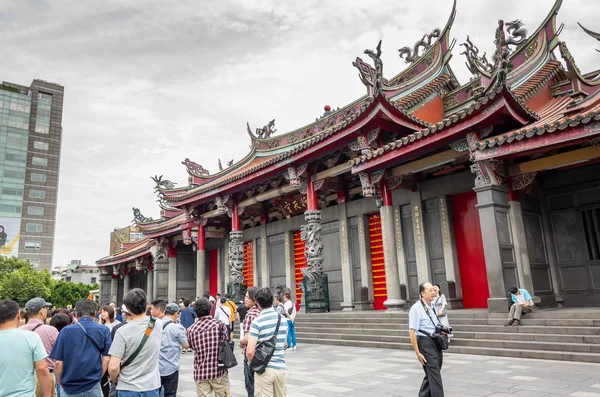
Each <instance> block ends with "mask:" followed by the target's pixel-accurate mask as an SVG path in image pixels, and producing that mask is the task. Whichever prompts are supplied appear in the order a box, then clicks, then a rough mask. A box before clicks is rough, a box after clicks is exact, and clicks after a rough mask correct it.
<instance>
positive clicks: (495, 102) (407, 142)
mask: <svg viewBox="0 0 600 397" xmlns="http://www.w3.org/2000/svg"><path fill="white" fill-rule="evenodd" d="M501 76H502V75H501V74H498V75H497V76H495V77H494V79H495V82H494V85H493V86H490V87H488V89H487V91H486V92H485V93H484V94H483V95H482V96H480V97H479V98H477V99H473V100H471V101H470V103H469V105H468V106H467V107H466V108H463V109H462V110H460V111H458V112H456V113H453V114H451V115H450V116H448V117H446V118H444V119H443V120H442V121H440V122H438V123H436V124H433V125H432V126H430V127H428V128H424V129H421V130H419V131H416V132H414V133H412V134H409V135H407V136H405V137H402V138H400V139H397V140H395V141H393V142H391V143H389V144H386V145H383V146H381V147H380V148H378V149H375V150H372V151H371V152H369V153H366V154H363V155H361V156H358V157H356V158H354V159H352V160H350V161H349V162H348V163H349V164H350V165H352V166H353V167H356V166H358V165H360V164H363V163H367V162H369V161H370V160H372V159H375V158H377V157H380V156H382V155H384V154H386V153H388V152H393V151H396V150H399V149H400V148H406V147H408V146H411V145H416V144H417V143H420V141H422V140H424V139H425V138H427V137H432V136H433V135H437V136H440V135H441V134H443V133H445V132H446V131H447V130H449V129H450V127H452V126H454V125H456V124H458V123H459V122H460V123H461V127H462V128H461V129H462V130H464V129H467V128H469V127H472V126H474V125H476V124H479V123H481V122H482V121H483V120H484V119H485V118H488V117H491V116H492V114H494V113H496V112H498V111H500V109H501V108H505V109H506V110H507V111H508V113H509V114H510V115H511V116H512V117H513V118H515V119H516V120H517V121H518V122H519V123H521V124H526V123H527V122H528V121H531V120H537V119H538V118H539V116H538V115H537V114H536V113H534V112H533V111H532V110H530V109H529V108H527V106H526V105H525V103H524V102H523V101H522V100H521V99H519V98H517V97H516V96H515V95H514V94H513V92H512V91H511V90H510V89H509V88H508V87H507V85H506V81H505V80H503V79H502V78H501ZM467 120H472V121H471V122H470V123H469V122H467ZM455 132H458V131H454V132H453V134H454V133H455ZM440 138H442V137H441V136H440ZM443 138H444V139H445V140H451V139H453V137H452V136H450V135H448V136H444V137H443ZM454 139H455V138H454ZM438 144H439V142H435V145H438ZM421 146H422V145H421ZM398 159H399V158H398V157H396V158H395V159H394V160H395V161H398ZM378 165H379V164H378ZM364 168H365V167H364V166H362V167H359V168H353V173H354V172H362V171H363V170H364Z"/></svg>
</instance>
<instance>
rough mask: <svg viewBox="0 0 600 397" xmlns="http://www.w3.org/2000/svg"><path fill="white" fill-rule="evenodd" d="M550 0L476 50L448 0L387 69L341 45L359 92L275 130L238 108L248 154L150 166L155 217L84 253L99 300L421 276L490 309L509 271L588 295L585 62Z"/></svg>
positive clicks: (547, 293)
mask: <svg viewBox="0 0 600 397" xmlns="http://www.w3.org/2000/svg"><path fill="white" fill-rule="evenodd" d="M561 3H562V0H557V1H556V3H555V4H554V6H553V8H552V9H551V10H550V11H549V13H548V15H547V17H546V18H545V19H544V20H543V22H542V23H541V25H540V26H539V27H538V28H537V29H535V30H530V33H529V34H528V33H527V31H526V30H525V29H524V27H523V24H522V23H521V21H518V20H517V21H513V22H507V23H504V22H503V21H499V22H498V26H497V28H496V31H495V37H494V38H493V39H494V44H495V52H494V53H493V54H492V56H491V57H490V58H489V59H488V57H486V56H485V54H483V55H481V54H480V53H479V49H478V48H477V46H476V43H473V42H471V40H470V39H469V38H468V37H467V38H466V41H465V42H464V43H462V44H460V47H456V46H455V44H456V40H453V39H451V29H452V25H453V23H454V18H455V14H456V2H455V4H454V7H453V9H452V12H451V15H450V18H449V19H448V21H447V23H446V25H445V27H444V28H443V29H434V30H433V31H431V33H429V34H426V35H424V37H423V39H421V40H419V41H418V42H417V43H415V45H414V46H413V47H412V48H411V47H405V48H403V49H401V50H400V57H401V58H403V59H404V60H405V61H406V63H407V64H408V67H407V68H406V69H405V70H403V71H401V72H400V73H399V74H397V75H395V76H393V77H392V76H389V77H387V78H386V77H384V68H383V62H382V60H381V57H380V56H381V51H382V43H381V42H379V44H378V45H377V46H376V48H375V49H368V50H365V54H366V55H367V56H368V58H370V59H366V60H363V59H361V58H356V60H355V61H354V62H353V65H354V66H355V67H356V68H357V69H358V70H359V73H360V77H361V80H362V82H363V83H364V85H365V88H366V93H365V95H364V96H363V97H361V98H358V99H356V100H355V101H354V102H352V103H350V104H348V105H347V106H344V107H342V108H339V109H330V108H329V107H326V109H325V113H324V114H323V115H322V117H320V118H319V119H317V120H316V121H315V122H312V123H310V124H308V125H306V126H304V127H301V128H298V129H297V130H294V131H290V132H287V133H276V130H275V120H273V121H271V122H270V123H268V124H267V125H266V126H265V127H263V128H258V129H255V130H252V129H251V128H250V126H249V125H248V126H247V133H248V140H249V142H250V143H251V150H250V152H249V153H248V154H247V155H246V157H244V158H243V159H242V160H240V161H238V162H236V163H232V164H228V165H227V166H226V167H220V168H222V169H220V170H219V172H217V173H215V174H210V173H209V172H208V171H207V170H206V169H205V168H204V167H202V166H201V165H200V164H197V163H195V162H193V161H192V160H190V159H185V160H184V161H183V165H184V167H185V169H186V170H187V176H188V178H187V184H186V186H181V185H179V186H178V185H176V184H175V183H173V182H171V181H169V180H165V179H162V177H155V178H153V179H154V181H155V183H156V187H155V189H156V193H157V194H158V196H159V199H160V200H159V203H160V206H161V217H160V219H154V220H152V219H147V218H145V217H144V216H143V215H142V214H141V213H140V212H139V210H134V216H135V220H134V223H135V224H136V225H137V226H138V227H139V230H140V232H141V233H143V235H144V238H143V239H142V240H140V241H136V242H131V243H124V244H123V249H122V250H120V251H119V252H116V253H114V254H111V255H110V256H108V257H104V258H101V259H99V260H98V261H97V265H98V266H99V267H100V268H101V269H102V274H101V275H100V281H101V289H100V296H101V299H100V300H101V302H103V303H104V302H108V301H120V300H121V299H122V296H123V293H124V292H126V291H127V290H128V289H130V288H133V287H141V288H145V289H146V290H147V291H149V295H150V297H151V298H159V297H162V298H167V299H169V300H175V299H178V298H181V297H192V298H194V297H196V296H201V295H202V294H203V293H204V292H207V291H208V292H210V293H211V294H215V293H216V292H224V291H226V289H227V288H229V290H230V291H232V292H233V293H234V294H235V293H238V292H239V288H240V286H242V287H245V286H252V285H257V286H272V287H277V286H282V287H288V288H291V292H292V294H293V295H294V299H296V300H297V302H298V304H301V303H302V304H304V303H306V305H307V309H315V310H316V309H319V308H321V309H327V310H328V309H330V310H340V309H341V310H370V309H375V310H381V309H387V310H400V309H402V308H406V307H407V304H408V303H409V302H414V301H415V299H417V296H418V285H419V283H420V282H423V281H427V280H428V281H431V282H435V283H438V284H440V285H441V286H442V290H443V292H444V293H445V295H446V296H447V297H448V298H449V301H450V304H451V306H452V307H453V308H461V307H464V308H488V310H489V311H490V312H505V311H506V309H507V303H508V301H507V299H508V295H509V294H508V290H509V289H510V288H511V287H513V286H518V287H522V288H526V289H527V290H529V291H530V292H531V293H532V295H533V296H534V300H535V301H536V302H537V303H538V304H539V305H540V306H542V307H552V306H557V305H569V306H584V305H586V306H590V305H592V306H593V305H600V164H599V160H600V71H594V72H588V73H585V72H583V71H581V70H580V69H579V68H578V67H577V64H576V62H575V60H574V59H573V57H572V55H571V53H570V52H569V48H568V46H567V44H566V43H565V42H564V41H561V39H560V36H559V34H560V32H561V30H562V26H560V27H557V24H556V17H557V13H558V11H559V9H560V6H561ZM586 28H590V27H586ZM586 32H588V33H589V35H590V36H591V38H589V45H590V48H593V46H594V44H596V43H595V41H594V40H593V38H596V39H598V38H600V35H597V34H595V33H594V32H593V31H590V30H586ZM490 33H492V32H490ZM490 36H491V35H490ZM586 37H587V36H586ZM491 39H492V37H490V40H491ZM374 44H377V43H374ZM458 48H460V49H462V48H464V51H462V52H461V53H460V56H464V57H465V59H466V63H467V67H468V68H469V70H470V72H471V73H472V78H471V79H470V81H469V82H467V83H466V84H460V83H459V82H458V80H457V78H456V77H455V75H454V72H453V71H452V69H451V68H450V66H449V61H450V58H451V57H452V55H453V53H454V54H455V55H456V53H457V52H458V51H457V49H458ZM599 59H600V55H599ZM303 280H304V282H303ZM309 292H310V293H311V298H310V302H312V304H313V306H311V307H309V304H310V302H309V300H307V299H304V298H303V297H302V295H303V294H308V293H309ZM323 297H325V298H323ZM305 298H306V297H305Z"/></svg>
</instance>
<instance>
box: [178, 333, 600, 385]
mask: <svg viewBox="0 0 600 397" xmlns="http://www.w3.org/2000/svg"><path fill="white" fill-rule="evenodd" d="M236 355H237V357H238V362H239V363H242V356H241V352H240V350H239V349H236ZM285 359H286V362H287V366H288V371H287V386H288V387H287V389H288V396H289V397H319V396H323V397H325V396H352V397H354V396H356V397H367V396H378V397H379V396H398V397H400V396H413V397H414V396H417V393H418V390H419V387H420V385H421V381H422V379H423V369H422V367H421V365H420V364H419V363H418V361H417V360H416V358H415V355H414V353H413V352H410V351H400V350H389V349H367V348H353V347H344V346H327V345H302V346H300V347H299V348H298V350H295V351H286V354H285ZM192 365H193V354H191V353H186V354H184V355H182V357H181V370H180V374H179V390H178V393H177V395H178V396H182V397H194V396H195V395H196V392H195V390H196V388H195V384H194V382H193V369H192ZM442 376H443V378H444V389H445V390H446V393H445V394H446V396H447V397H455V396H461V397H471V396H486V397H505V396H512V397H515V396H516V395H520V396H526V397H538V396H549V397H555V396H556V397H558V396H570V397H600V364H588V363H577V362H561V361H546V360H529V359H523V358H510V357H502V358H499V357H489V356H475V355H466V354H450V353H449V354H446V355H445V356H444V366H443V369H442ZM229 380H230V382H231V396H232V397H245V396H246V389H245V388H244V375H243V366H242V365H241V364H240V365H238V366H237V367H235V368H233V369H231V370H230V371H229Z"/></svg>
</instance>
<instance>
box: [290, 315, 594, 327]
mask: <svg viewBox="0 0 600 397" xmlns="http://www.w3.org/2000/svg"><path fill="white" fill-rule="evenodd" d="M448 319H449V321H450V324H452V326H456V327H460V326H462V327H470V326H472V325H504V323H505V322H506V318H463V317H453V316H451V315H450V314H449V315H448ZM297 321H298V322H302V323H307V324H314V323H323V322H327V323H329V324H340V325H342V326H343V325H344V324H351V325H355V324H371V323H373V324H382V325H393V324H408V317H407V316H406V317H397V318H390V317H366V318H357V317H352V318H349V317H337V316H332V317H331V318H323V317H322V316H315V317H309V316H306V317H299V318H298V319H297ZM521 323H522V324H523V325H527V326H549V327H600V320H595V319H559V318H555V319H543V318H529V317H528V316H524V317H523V319H522V321H521Z"/></svg>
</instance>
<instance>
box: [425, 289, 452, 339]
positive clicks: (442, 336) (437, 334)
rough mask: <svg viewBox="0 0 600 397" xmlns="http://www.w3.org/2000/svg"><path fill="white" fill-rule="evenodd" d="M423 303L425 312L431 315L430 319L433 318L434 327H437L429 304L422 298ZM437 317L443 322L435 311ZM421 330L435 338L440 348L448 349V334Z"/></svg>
mask: <svg viewBox="0 0 600 397" xmlns="http://www.w3.org/2000/svg"><path fill="white" fill-rule="evenodd" d="M421 304H422V305H423V310H425V313H427V317H429V320H431V323H432V324H433V327H434V328H437V327H436V324H435V322H434V321H433V318H431V314H429V308H428V307H427V305H425V303H424V302H423V300H422V299H421ZM435 317H436V318H437V319H438V323H439V324H441V322H440V318H439V317H438V315H437V313H435ZM419 332H422V333H424V334H425V335H427V336H429V337H430V338H431V339H433V342H434V343H435V345H436V347H437V348H438V350H448V346H449V344H448V335H446V334H444V333H441V332H434V333H432V334H430V333H429V332H427V331H422V330H419Z"/></svg>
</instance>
